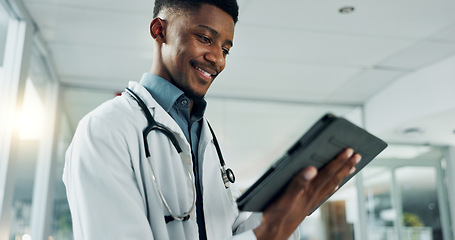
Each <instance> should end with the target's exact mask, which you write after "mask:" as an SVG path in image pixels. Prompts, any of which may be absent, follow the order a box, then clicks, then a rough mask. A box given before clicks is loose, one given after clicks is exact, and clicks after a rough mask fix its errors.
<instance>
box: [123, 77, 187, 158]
mask: <svg viewBox="0 0 455 240" xmlns="http://www.w3.org/2000/svg"><path fill="white" fill-rule="evenodd" d="M128 88H129V89H131V90H133V92H134V93H136V94H137V95H138V96H139V97H140V98H141V99H142V101H144V103H145V105H146V106H147V108H148V109H149V111H150V113H151V114H152V116H153V118H154V119H155V121H156V122H157V123H159V124H162V125H164V126H166V127H167V128H168V129H169V130H170V131H171V132H172V133H174V135H175V136H176V137H177V140H178V142H179V144H180V145H181V147H182V150H183V152H184V153H185V154H190V153H191V147H190V144H189V143H188V141H187V140H186V138H185V135H184V134H183V132H182V129H180V127H179V126H178V124H177V123H176V122H175V121H174V119H172V117H171V116H170V115H169V114H168V113H167V112H166V111H165V110H164V109H163V108H162V107H161V106H160V105H159V104H158V103H157V102H156V101H155V99H153V97H152V95H151V94H150V93H149V92H148V91H147V89H145V88H144V87H143V86H142V85H141V84H139V83H138V82H133V81H131V82H129V84H128ZM123 94H128V93H123ZM127 99H128V101H129V102H130V105H131V106H132V107H133V108H137V109H141V107H140V106H139V104H137V102H136V101H135V100H134V99H133V98H131V97H128V98H127Z"/></svg>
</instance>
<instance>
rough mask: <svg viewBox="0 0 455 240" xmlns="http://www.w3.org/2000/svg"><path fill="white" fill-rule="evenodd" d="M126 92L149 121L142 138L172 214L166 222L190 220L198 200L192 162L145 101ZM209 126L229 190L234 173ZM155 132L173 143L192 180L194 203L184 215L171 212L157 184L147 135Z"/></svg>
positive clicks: (156, 187) (147, 208) (158, 191)
mask: <svg viewBox="0 0 455 240" xmlns="http://www.w3.org/2000/svg"><path fill="white" fill-rule="evenodd" d="M126 92H128V94H129V95H130V96H131V97H132V98H133V99H134V100H135V101H136V102H137V103H138V104H139V106H140V107H141V109H142V111H143V112H144V115H145V117H146V119H147V127H146V128H145V129H144V130H143V131H142V136H143V140H144V145H145V154H146V157H147V160H148V163H149V164H150V170H151V175H152V176H151V177H152V182H153V184H154V185H155V189H156V190H157V193H158V195H159V196H160V198H161V201H162V202H163V204H164V206H165V207H166V209H167V210H168V211H169V214H170V216H165V217H164V218H165V221H166V223H168V222H170V221H172V220H180V221H185V220H188V219H189V217H190V214H191V213H192V212H193V211H194V208H195V207H196V198H197V192H196V184H195V181H194V178H193V175H192V171H191V169H190V167H189V166H190V165H191V162H188V160H185V159H184V157H183V156H182V148H181V147H180V144H179V143H178V141H177V138H176V137H175V136H174V134H172V132H171V131H169V130H168V129H167V128H166V127H164V126H162V125H160V124H158V123H157V122H156V121H155V119H154V118H153V116H152V114H151V113H150V111H149V109H148V108H147V106H146V105H145V103H144V101H142V99H141V98H140V97H139V96H138V95H137V94H136V93H134V92H133V91H132V90H131V89H129V88H126ZM207 124H208V126H209V129H210V132H211V134H212V136H213V143H214V145H215V148H216V151H217V154H218V158H219V160H220V166H221V167H220V169H221V176H222V179H223V182H224V185H225V187H226V188H229V182H231V183H234V182H235V175H234V172H233V171H232V170H231V169H230V168H228V169H226V168H225V165H226V163H225V161H224V158H223V155H222V154H221V149H220V146H219V144H218V140H217V138H216V136H215V133H214V131H213V129H212V127H211V126H210V124H209V123H208V122H207ZM153 130H157V131H160V132H162V133H163V134H164V135H166V136H167V137H168V139H169V140H170V141H171V142H172V144H173V145H174V147H175V149H176V150H177V152H178V153H179V156H180V158H181V160H182V162H183V165H184V166H185V168H186V170H187V173H188V178H189V179H190V181H191V183H192V184H191V185H192V190H193V203H192V205H191V208H190V209H189V210H188V211H187V212H185V213H184V214H182V215H177V214H175V213H174V212H173V211H172V210H171V208H170V206H169V204H168V202H167V201H166V199H165V197H164V195H163V192H162V191H161V188H160V187H159V185H158V182H157V179H156V175H155V172H154V170H153V167H152V163H151V161H150V152H149V148H148V141H147V135H148V134H149V133H150V132H151V131H153ZM140 164H141V163H140ZM141 166H142V165H141ZM140 173H141V177H142V178H143V177H144V170H143V168H142V167H140ZM142 181H143V184H142V187H143V192H144V198H145V199H144V200H145V204H146V213H147V219H149V214H150V208H149V203H148V197H147V191H146V188H145V182H144V179H142Z"/></svg>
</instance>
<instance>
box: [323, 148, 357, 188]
mask: <svg viewBox="0 0 455 240" xmlns="http://www.w3.org/2000/svg"><path fill="white" fill-rule="evenodd" d="M351 154H352V152H351V153H350V152H349V150H347V151H344V152H343V153H341V154H340V155H339V157H338V158H337V159H335V160H334V161H332V162H335V161H337V163H335V164H328V165H327V166H326V167H324V169H323V170H321V172H320V173H319V177H318V179H317V180H315V182H316V183H317V184H318V185H319V186H320V188H319V189H318V191H317V193H319V194H321V195H325V194H331V193H333V191H334V190H335V189H336V187H337V186H338V185H340V184H341V182H342V181H343V179H344V178H346V177H347V176H349V175H351V174H353V173H354V172H355V171H356V168H355V165H356V164H357V163H358V162H359V161H360V159H361V156H360V154H357V153H356V154H353V155H351ZM350 155H351V156H350ZM348 156H350V157H348ZM346 158H347V159H346ZM340 163H341V164H340Z"/></svg>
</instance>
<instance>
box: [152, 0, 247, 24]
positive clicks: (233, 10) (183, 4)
mask: <svg viewBox="0 0 455 240" xmlns="http://www.w3.org/2000/svg"><path fill="white" fill-rule="evenodd" d="M204 3H207V4H210V5H213V6H215V7H218V8H220V9H221V10H223V11H225V12H226V13H227V14H229V15H231V17H232V19H233V20H234V24H235V23H237V21H238V20H239V5H238V4H237V0H155V7H154V9H153V17H154V18H155V17H157V16H158V14H159V12H160V11H161V10H162V9H164V8H171V9H176V10H193V11H196V10H199V8H200V7H201V5H202V4H204Z"/></svg>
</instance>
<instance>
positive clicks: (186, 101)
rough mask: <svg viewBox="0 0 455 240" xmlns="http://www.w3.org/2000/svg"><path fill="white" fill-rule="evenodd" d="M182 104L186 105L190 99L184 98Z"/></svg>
mask: <svg viewBox="0 0 455 240" xmlns="http://www.w3.org/2000/svg"><path fill="white" fill-rule="evenodd" d="M180 103H181V104H182V106H186V105H187V104H188V100H186V99H183V100H182V101H181V102H180Z"/></svg>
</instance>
